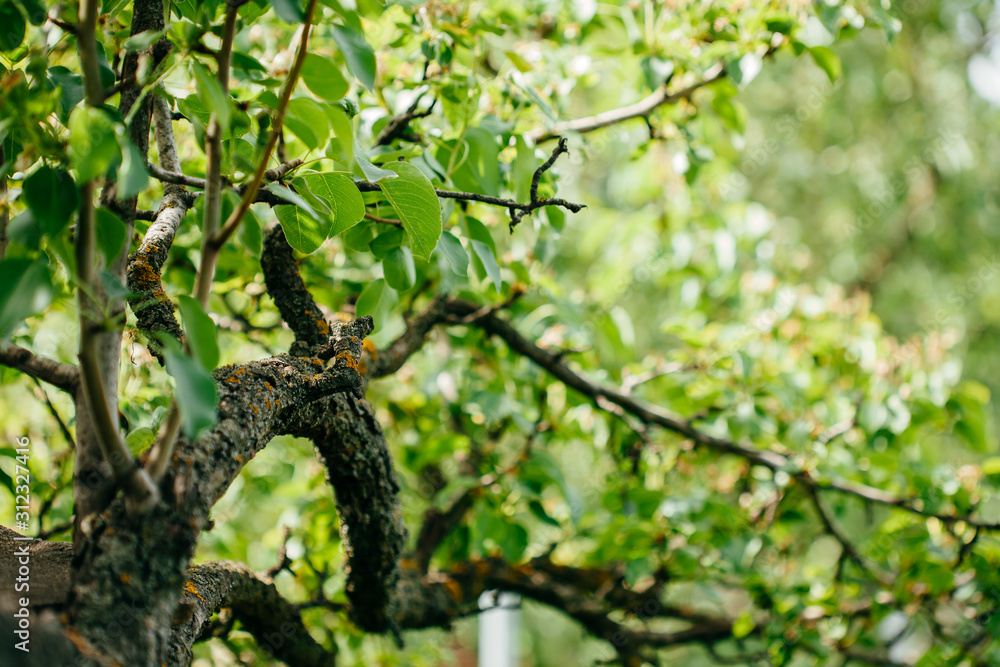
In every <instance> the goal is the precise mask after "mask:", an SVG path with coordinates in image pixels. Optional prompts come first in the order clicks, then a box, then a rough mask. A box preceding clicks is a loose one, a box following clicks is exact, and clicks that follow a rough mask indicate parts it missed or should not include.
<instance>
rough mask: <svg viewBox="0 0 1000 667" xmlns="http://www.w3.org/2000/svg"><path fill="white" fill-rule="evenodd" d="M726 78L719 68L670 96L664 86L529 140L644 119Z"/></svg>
mask: <svg viewBox="0 0 1000 667" xmlns="http://www.w3.org/2000/svg"><path fill="white" fill-rule="evenodd" d="M725 75H726V70H725V69H724V68H723V67H722V65H716V66H715V67H712V68H711V69H709V70H708V71H707V72H706V73H705V76H704V78H702V79H700V80H699V81H696V82H694V83H692V84H691V85H689V86H687V87H686V88H682V89H681V90H678V91H676V92H673V93H671V92H669V91H668V90H667V89H666V87H665V86H664V87H663V88H662V89H661V90H658V91H656V92H655V93H653V94H652V95H649V96H648V97H646V98H644V99H642V100H639V101H638V102H636V103H635V104H629V105H628V106H624V107H621V108H618V109H612V110H611V111H605V112H603V113H599V114H596V115H594V116H587V117H586V118H577V119H576V120H570V121H565V122H562V123H556V124H555V125H553V126H552V127H551V128H549V129H547V130H546V129H541V128H540V129H537V130H534V131H532V132H529V133H528V137H530V138H531V139H532V140H533V141H534V142H535V143H536V144H540V143H542V142H543V141H549V140H550V139H555V138H557V137H560V136H563V135H565V134H567V133H570V132H574V133H577V134H586V133H587V132H593V131H594V130H599V129H601V128H602V127H608V126H609V125H615V124H617V123H621V122H624V121H627V120H632V119H633V118H647V117H648V116H649V114H651V113H652V112H653V111H654V110H656V108H657V107H661V106H663V105H665V104H674V103H675V102H679V101H680V100H683V99H688V98H690V97H691V95H692V94H693V93H694V92H695V91H696V90H698V89H700V88H704V87H705V86H707V85H709V84H711V83H714V82H716V81H718V80H719V79H721V78H722V77H724V76H725Z"/></svg>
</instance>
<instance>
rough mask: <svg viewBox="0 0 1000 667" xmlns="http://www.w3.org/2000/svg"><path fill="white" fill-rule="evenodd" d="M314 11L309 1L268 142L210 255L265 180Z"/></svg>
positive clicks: (313, 0) (213, 241) (305, 52)
mask: <svg viewBox="0 0 1000 667" xmlns="http://www.w3.org/2000/svg"><path fill="white" fill-rule="evenodd" d="M315 9H316V0H309V4H308V5H307V6H306V9H305V18H304V19H303V20H302V37H301V39H300V40H299V50H298V53H296V54H295V62H293V63H292V69H291V71H290V72H289V73H288V80H287V81H286V82H285V88H284V90H282V91H281V99H280V100H279V102H278V109H277V112H276V113H275V115H274V119H273V120H272V121H271V122H272V123H273V126H272V128H271V134H270V136H269V137H268V139H267V144H265V146H264V152H263V154H262V155H261V157H260V163H259V164H258V165H257V171H255V172H254V175H253V178H251V179H250V183H249V184H248V186H247V189H246V192H244V194H243V199H241V200H240V203H239V206H237V207H236V209H235V210H234V211H233V212H232V213H231V214H230V216H229V219H228V220H226V224H225V225H224V226H223V228H222V230H221V231H220V232H218V233H217V234H215V235H214V236H213V237H212V238H211V243H210V244H209V246H208V247H209V248H210V249H211V251H212V252H215V253H218V251H219V249H221V248H222V246H223V245H225V243H226V241H227V240H228V239H229V237H230V236H232V235H233V233H234V232H235V231H236V228H237V227H239V224H240V222H241V221H242V220H243V216H245V215H246V213H247V211H249V210H250V205H251V204H253V203H254V202H255V201H256V199H257V192H258V191H259V190H260V185H261V182H262V181H263V180H264V172H265V171H267V162H268V160H269V159H270V158H271V153H272V152H273V151H274V147H275V146H276V145H277V143H278V139H279V137H281V128H282V125H283V124H284V121H285V112H286V111H287V110H288V102H289V100H291V98H292V91H293V90H294V89H295V84H296V82H297V81H298V79H299V72H301V71H302V65H303V63H305V61H306V55H308V53H309V49H308V46H309V31H310V29H311V28H312V19H313V13H314V11H315Z"/></svg>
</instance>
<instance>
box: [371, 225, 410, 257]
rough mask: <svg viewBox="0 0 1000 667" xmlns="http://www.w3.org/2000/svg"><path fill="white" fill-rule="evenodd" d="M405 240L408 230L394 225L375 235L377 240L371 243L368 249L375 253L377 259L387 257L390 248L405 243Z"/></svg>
mask: <svg viewBox="0 0 1000 667" xmlns="http://www.w3.org/2000/svg"><path fill="white" fill-rule="evenodd" d="M405 240H406V232H404V231H403V230H402V229H399V228H398V227H393V228H391V229H389V230H388V231H385V232H382V233H381V234H379V235H378V236H377V237H375V240H373V241H372V242H371V244H369V246H368V249H369V250H371V253H372V254H373V255H375V259H385V256H386V255H388V254H389V251H390V250H392V249H394V248H398V247H399V246H401V245H403V241H405Z"/></svg>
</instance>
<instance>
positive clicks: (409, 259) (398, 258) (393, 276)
mask: <svg viewBox="0 0 1000 667" xmlns="http://www.w3.org/2000/svg"><path fill="white" fill-rule="evenodd" d="M382 270H383V271H384V272H385V281H386V282H387V283H389V286H390V287H392V288H394V289H396V290H399V291H400V292H406V291H408V290H410V289H412V288H413V286H414V285H415V284H416V282H417V267H416V266H415V265H414V263H413V254H412V253H411V252H410V249H409V248H407V247H406V246H399V247H397V248H393V249H392V250H390V251H389V252H388V253H387V254H386V256H385V258H384V259H383V260H382Z"/></svg>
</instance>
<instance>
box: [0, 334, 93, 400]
mask: <svg viewBox="0 0 1000 667" xmlns="http://www.w3.org/2000/svg"><path fill="white" fill-rule="evenodd" d="M0 364H3V365H4V366H8V367H10V368H16V369H17V370H19V371H21V372H22V373H24V374H26V375H30V376H31V377H33V378H37V379H39V380H42V381H44V382H48V383H49V384H51V385H52V386H53V387H57V388H58V389H62V390H63V391H66V392H69V393H70V394H72V393H74V392H75V391H76V388H77V386H78V385H79V383H80V372H79V369H78V368H77V367H76V366H73V365H72V364H64V363H62V362H59V361H56V360H54V359H49V358H48V357H43V356H41V355H38V354H35V353H34V352H32V351H31V350H27V349H25V348H23V347H19V346H17V345H14V344H12V343H0Z"/></svg>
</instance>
